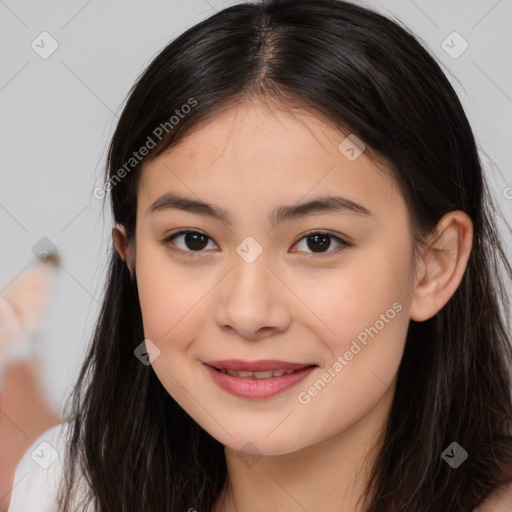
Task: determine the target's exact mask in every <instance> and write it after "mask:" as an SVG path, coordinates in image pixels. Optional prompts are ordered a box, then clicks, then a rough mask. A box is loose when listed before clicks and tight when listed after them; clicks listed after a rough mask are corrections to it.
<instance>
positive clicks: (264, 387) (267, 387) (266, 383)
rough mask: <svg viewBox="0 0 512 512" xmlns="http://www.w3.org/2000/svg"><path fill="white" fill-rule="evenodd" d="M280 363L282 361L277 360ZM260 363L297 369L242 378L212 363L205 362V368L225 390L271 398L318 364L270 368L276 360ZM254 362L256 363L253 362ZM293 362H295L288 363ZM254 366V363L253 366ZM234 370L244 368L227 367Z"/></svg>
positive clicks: (293, 383) (297, 381) (239, 394)
mask: <svg viewBox="0 0 512 512" xmlns="http://www.w3.org/2000/svg"><path fill="white" fill-rule="evenodd" d="M277 362H278V363H279V364H280V365H282V364H283V363H282V362H279V361H277ZM224 363H225V362H223V364H224ZM259 363H261V364H263V363H266V364H267V370H271V369H276V370H277V369H290V370H293V369H296V370H297V371H296V372H295V373H290V374H288V375H282V376H281V377H271V378H270V379H256V378H253V377H251V378H242V377H234V376H232V375H228V374H227V373H222V372H221V371H220V370H218V369H216V367H213V366H210V363H203V364H204V366H205V368H206V369H207V370H208V372H209V373H210V375H211V377H212V379H213V381H214V382H215V383H216V384H217V385H218V386H219V387H220V388H222V389H223V390H225V391H228V392H229V393H231V394H233V395H236V396H239V397H242V398H252V399H258V398H269V397H272V396H275V395H277V394H279V393H281V392H283V391H285V390H287V389H289V388H291V387H293V386H295V385H296V384H298V383H299V382H300V381H302V380H303V379H304V378H306V377H307V376H308V375H309V374H310V373H311V372H312V371H313V370H314V369H315V368H317V365H304V364H298V365H296V366H298V367H299V368H285V367H283V366H280V367H279V368H278V367H275V366H274V367H271V368H268V365H269V364H273V365H275V364H276V361H270V362H269V361H264V362H263V361H260V362H259ZM251 364H254V363H251ZM288 364H293V363H288ZM252 367H254V365H253V366H252ZM226 369H233V370H242V369H241V368H240V367H239V366H238V367H236V368H226ZM245 371H266V370H245Z"/></svg>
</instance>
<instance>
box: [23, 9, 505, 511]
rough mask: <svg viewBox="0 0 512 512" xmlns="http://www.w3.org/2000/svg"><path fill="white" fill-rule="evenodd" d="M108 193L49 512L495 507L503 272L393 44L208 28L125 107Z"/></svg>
mask: <svg viewBox="0 0 512 512" xmlns="http://www.w3.org/2000/svg"><path fill="white" fill-rule="evenodd" d="M107 193H108V196H109V198H110V200H111V205H112V210H113V215H114V219H115V226H114V229H113V246H112V254H111V260H110V273H109V277H108V283H107V288H106V292H105V297H104V302H103V309H102V312H101V315H100V318H99V321H98V327H97V330H96V333H95V336H94V339H93V341H92V344H91V347H90V350H89V353H88V356H87V358H86V361H85V363H84V365H83V368H82V371H81V374H80V377H79V380H78V382H77V385H76V388H75V390H74V394H73V403H72V409H71V411H70V414H69V415H68V420H67V421H66V422H65V423H64V424H62V425H61V426H59V427H57V428H56V429H53V430H52V432H51V434H52V436H53V437H52V438H51V440H52V442H53V443H54V444H55V445H58V446H62V449H63V450H65V454H66V456H65V457H63V460H62V463H63V464H62V466H60V462H59V463H58V464H57V463H55V464H53V465H50V466H49V467H48V468H47V469H46V470H45V471H46V473H44V474H45V475H46V476H45V477H44V478H47V479H49V478H50V477H49V476H48V475H50V474H57V475H61V476H59V477H56V478H53V477H52V478H53V480H52V484H51V487H48V486H46V487H45V489H46V490H47V491H48V489H51V492H50V493H49V494H50V498H49V499H50V501H51V500H52V499H53V498H52V495H53V494H52V493H54V497H55V502H57V501H58V509H59V510H60V511H61V512H63V511H65V510H82V502H83V505H84V507H85V506H88V510H94V511H101V512H103V511H105V512H106V511H114V510H115V511H123V512H124V511H132V510H133V511H138V512H140V511H153V512H154V511H163V510H166V511H187V510H188V511H189V512H192V511H199V512H202V511H214V512H220V511H226V512H233V511H239V512H242V511H243V512H245V511H251V512H256V511H258V512H259V511H270V510H279V511H284V510H285V511H290V512H291V511H304V510H307V511H310V512H311V511H317V510H322V511H329V512H330V511H344V512H354V511H365V512H427V511H429V512H440V511H443V512H444V511H448V510H450V511H464V512H470V511H473V510H475V509H477V510H478V511H479V512H480V511H490V510H512V504H510V502H509V505H507V504H506V499H507V498H508V496H509V495H508V494H507V493H509V492H510V490H509V487H508V486H507V482H510V479H511V478H512V474H511V466H512V442H511V441H512V440H511V419H512V403H511V396H510V388H511V383H512V382H511V375H510V364H511V362H512V354H511V347H510V341H511V340H510V324H509V323H508V322H509V318H508V314H509V312H510V302H509V297H508V296H507V293H508V291H509V290H510V288H509V283H510V278H511V277H512V269H511V267H510V264H509V262H508V261H507V259H506V257H505V254H504V251H503V246H502V241H501V240H500V237H499V235H498V232H497V229H496V226H495V217H496V212H495V207H494V202H493V199H492V196H491V195H490V193H489V189H488V186H487V184H486V181H485V179H484V174H483V171H482V166H481V163H480V161H479V156H478V151H477V148H476V146H475V140H474V136H473V133H472V130H471V127H470V125H469V123H468V120H467V118H466V115H465V113H464V111H463V108H462V106H461V104H460V102H459V100H458V98H457V95H456V93H455V92H454V90H453V88H452V87H451V86H450V84H449V81H448V80H447V78H446V77H445V75H444V74H443V72H442V71H441V69H440V67H439V65H438V64H437V63H436V61H435V59H434V58H433V57H432V55H430V54H429V52H428V51H426V50H425V49H424V48H423V47H422V45H421V44H420V43H419V42H418V41H417V40H416V38H415V37H414V36H413V35H411V34H410V33H409V32H408V31H407V30H406V29H404V28H403V27H401V26H399V25H398V24H396V23H395V22H393V21H391V20H389V19H387V18H385V17H383V16H381V15H379V14H377V13H375V12H372V11H370V10H367V9H364V8H362V7H359V6H356V5H353V4H351V3H348V2H343V1H337V0H299V1H298V0H281V1H276V0H269V1H263V2H259V3H244V4H239V5H236V6H233V7H230V8H227V9H225V10H223V11H221V12H219V13H217V14H215V15H213V16H211V17H210V18H208V19H207V20H205V21H203V22H201V23H199V24H197V25H196V26H194V27H192V28H191V29H189V30H187V31H186V32H185V33H184V34H182V35H181V36H179V37H178V38H177V39H175V40H174V41H173V42H171V44H169V45H168V46H167V47H166V48H165V49H164V50H163V51H162V52H161V53H160V54H159V55H158V56H157V57H156V58H155V59H154V61H153V62H152V63H151V64H150V65H149V67H148V68H147V70H146V71H145V72H144V73H143V74H142V76H141V77H140V78H139V80H138V81H137V83H136V84H135V86H134V87H133V89H132V91H131V92H130V95H129V98H128V101H127V104H126V106H125V108H124V111H123V113H122V115H121V118H120V120H119V123H118V125H117V129H116V131H115V134H114V136H113V139H112V142H111V146H110V151H109V156H108V171H107V181H106V183H105V185H104V186H103V187H100V188H98V189H96V190H95V195H96V196H97V197H102V196H103V195H106V194H107ZM59 443H60V444H59ZM49 445H52V443H49ZM45 446H46V445H45ZM52 446H53V445H52ZM57 451H58V450H57ZM45 453H46V452H45ZM27 460H28V457H27V458H26V460H25V462H27ZM49 460H51V457H50V459H49ZM52 467H53V468H58V472H57V469H54V470H53V473H52V472H51V471H52V469H51V468H52ZM18 473H19V475H20V476H21V473H22V470H21V469H18ZM26 481H27V482H29V483H31V484H32V491H31V492H32V493H35V492H36V491H34V490H33V489H36V487H37V485H36V484H37V482H38V481H40V480H38V479H37V478H36V477H34V476H33V474H32V473H31V474H30V475H29V476H28V477H27V479H26ZM47 481H48V480H47ZM57 483H60V484H61V485H60V486H57V485H56V484H57ZM48 485H49V484H48ZM79 486H80V488H79ZM57 487H58V491H59V492H58V493H57ZM20 489H21V484H20ZM27 489H29V488H28V487H27ZM54 489H55V491H54ZM31 492H30V489H29V490H27V491H26V493H27V495H30V493H31ZM14 493H15V494H16V488H15V490H14ZM20 494H21V491H18V495H20ZM82 498H83V500H82ZM79 502H80V503H79ZM15 510H16V509H15ZM39 510H41V508H39ZM52 510H53V509H52Z"/></svg>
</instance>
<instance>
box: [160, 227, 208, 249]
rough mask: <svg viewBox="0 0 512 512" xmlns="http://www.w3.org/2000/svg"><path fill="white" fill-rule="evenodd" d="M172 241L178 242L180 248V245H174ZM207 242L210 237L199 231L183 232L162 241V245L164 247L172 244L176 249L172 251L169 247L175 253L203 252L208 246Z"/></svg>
mask: <svg viewBox="0 0 512 512" xmlns="http://www.w3.org/2000/svg"><path fill="white" fill-rule="evenodd" d="M180 239H181V240H180ZM174 240H180V242H181V246H180V244H178V243H175V242H174ZM208 240H210V237H208V236H207V235H205V234H204V233H201V232H200V231H191V230H184V231H179V232H178V233H175V234H174V235H171V236H169V237H167V238H166V239H165V240H163V241H162V243H163V244H164V245H168V244H169V242H172V244H173V245H175V246H177V247H178V249H173V248H171V247H170V249H172V250H176V251H181V252H204V251H203V249H204V248H205V247H206V246H207V245H208Z"/></svg>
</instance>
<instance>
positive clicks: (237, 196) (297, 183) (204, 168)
mask: <svg viewBox="0 0 512 512" xmlns="http://www.w3.org/2000/svg"><path fill="white" fill-rule="evenodd" d="M348 135H349V134H347V133H343V132H342V131H341V130H339V129H337V128H335V127H333V126H332V125H331V124H328V123H327V122H325V121H322V120H321V119H320V118H319V117H318V116H316V115H315V114H313V113H310V112H308V111H306V110H299V109H293V111H292V110H291V109H285V108H282V107H277V106H275V105H269V104H266V103H262V102H259V101H248V102H244V103H242V104H239V105H236V106H233V107H230V108H227V109H225V110H223V111H221V112H219V113H218V114H216V115H214V116H213V117H212V118H211V119H209V120H208V122H207V123H206V124H204V125H203V126H200V127H199V128H196V129H195V130H193V131H192V132H191V133H190V134H189V135H187V136H185V137H184V138H183V139H182V140H181V141H179V143H178V144H177V145H176V146H174V147H172V148H171V149H169V150H168V151H166V152H165V153H163V154H162V155H160V156H158V157H157V158H155V159H154V160H151V161H149V162H148V163H147V164H146V165H144V166H143V169H142V174H141V178H140V181H139V189H138V203H139V205H140V206H141V208H144V207H146V208H147V206H148V205H149V204H151V202H152V201H154V200H155V199H156V198H157V197H158V196H160V195H161V194H163V193H165V192H179V193H183V194H185V195H187V196H189V197H200V198H201V199H203V200H209V201H211V202H213V203H216V204H219V205H222V204H225V205H226V207H227V205H232V206H233V208H234V209H235V210H236V209H238V210H243V209H247V208H248V207H249V205H248V202H247V201H249V200H251V201H254V200H257V201H258V202H259V204H260V205H261V206H263V205H266V206H268V207H269V209H270V208H271V206H275V205H276V204H279V205H281V204H285V203H286V204H293V203H297V202H299V201H300V200H301V199H305V198H307V197H308V196H311V197H313V196H318V195H327V194H333V193H339V194H342V195H343V196H345V197H347V198H350V199H352V200H354V201H355V202H358V203H360V204H364V205H372V208H369V209H372V211H373V212H375V214H376V216H377V217H379V216H380V215H379V212H378V210H379V208H382V209H386V208H388V209H389V208H390V207H392V208H394V209H395V211H394V212H392V213H393V214H397V213H398V212H397V211H396V209H397V208H398V209H400V208H401V209H402V213H403V211H404V208H405V204H404V202H403V199H402V197H401V194H400V192H399V190H398V188H397V186H396V183H395V181H394V179H393V178H392V176H391V174H390V172H389V170H388V169H386V168H384V167H383V166H382V165H381V164H377V163H376V162H374V161H373V160H371V159H370V158H369V156H367V154H365V152H364V151H363V152H362V153H361V154H360V155H359V156H357V154H358V153H356V152H355V151H357V150H358V148H357V146H355V145H354V144H353V143H352V140H353V139H352V138H351V137H350V138H348V139H347V136H348ZM351 146H352V147H353V149H354V150H355V151H352V153H350V152H349V153H348V156H349V157H350V158H348V157H347V154H346V150H347V148H349V149H350V147H351ZM354 155H355V156H356V158H355V159H354V158H353V156H354ZM228 209H229V208H228Z"/></svg>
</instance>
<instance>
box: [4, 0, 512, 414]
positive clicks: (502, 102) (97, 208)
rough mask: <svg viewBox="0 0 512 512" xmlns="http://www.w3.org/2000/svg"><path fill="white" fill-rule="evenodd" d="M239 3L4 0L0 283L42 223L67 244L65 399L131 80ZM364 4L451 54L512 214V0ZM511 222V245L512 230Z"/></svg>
mask: <svg viewBox="0 0 512 512" xmlns="http://www.w3.org/2000/svg"><path fill="white" fill-rule="evenodd" d="M235 3H238V2H235V1H228V2H226V1H224V2H222V1H220V0H219V1H215V0H186V1H184V0H167V1H163V0H160V1H159V0H151V1H142V0H136V1H135V0H131V1H127V0H124V1H122V2H121V1H112V0H102V1H100V0H89V1H87V0H73V1H70V0H67V1H66V2H64V1H60V2H58V1H49V2H41V1H28V0H0V43H1V46H0V48H1V50H0V52H1V56H2V60H1V62H2V65H1V66H0V119H1V123H0V141H1V151H0V177H1V181H0V183H1V185H0V236H1V243H0V262H1V265H0V290H2V289H3V288H5V287H6V286H7V285H8V284H9V283H10V282H11V281H12V280H13V279H14V278H15V277H16V276H17V275H18V274H20V273H21V272H22V271H23V270H24V269H25V268H27V266H29V265H30V264H31V263H32V262H33V260H34V255H33V254H32V247H33V246H34V244H35V243H36V242H37V241H38V240H40V239H41V238H42V237H48V238H49V239H50V240H51V241H52V242H53V243H54V244H55V245H56V246H57V247H58V249H59V252H60V255H61V257H62V263H63V268H62V269H61V270H60V272H59V273H58V275H57V279H56V281H55V283H54V287H53V288H52V302H51V305H50V307H49V311H48V314H47V316H46V318H45V321H44V324H43V326H42V331H43V334H44V338H43V340H42V341H41V344H40V346H39V350H38V353H39V354H40V355H41V356H42V358H43V360H44V365H45V366H44V370H43V385H44V387H45V389H46V391H47V394H48V396H49V397H50V401H51V403H52V405H53V406H54V407H55V408H56V409H57V410H59V411H60V412H61V413H62V406H63V399H64V398H65V397H66V396H67V394H68V392H69V390H70V387H71V385H72V384H73V382H74V380H75V379H76V376H77V371H78V368H79V365H80V363H81V360H82V358H83V355H84V351H85V348H86V345H87V343H88V342H89V340H90V336H91V333H92V329H93V326H94V323H95V320H96V316H97V313H98V311H99V301H100V298H101V290H102V287H103V284H104V271H105V263H106V258H105V256H106V252H107V248H108V239H109V236H110V230H111V219H110V216H109V213H108V210H107V211H106V213H105V214H103V213H102V202H101V201H99V200H97V199H95V198H94V197H93V195H92V191H93V189H94V188H95V187H96V186H98V185H100V184H101V182H102V173H103V168H104V164H105V156H106V148H107V144H108V141H109V137H110V135H111V134H112V131H113V128H114V125H115V122H116V118H117V116H118V115H119V113H120V110H121V108H122V106H123V102H124V100H125V97H126V94H127V92H128V90H129V88H130V87H131V85H132V84H133V82H134V80H135V79H136V78H137V76H138V75H139V74H140V72H141V71H142V70H143V69H144V68H145V67H146V66H147V65H148V64H149V62H150V60H151V59H152V57H154V56H155V55H156V53H158V51H159V50H161V49H162V48H163V47H164V46H165V45H166V44H167V43H168V42H169V41H170V40H171V39H173V38H174V37H175V36H176V35H178V34H179V33H181V32H182V31H184V30H185V29H186V28H188V27H190V26H192V25H194V24H195V23H197V22H199V21H200V20H202V19H204V18H206V17H207V16H209V15H210V14H212V13H213V12H214V10H220V9H221V8H223V7H227V6H228V5H232V4H235ZM361 3H363V2H361ZM364 5H367V6H370V7H373V8H375V9H376V10H378V11H379V12H382V13H383V14H386V15H388V16H390V17H392V18H395V19H398V20H401V21H402V22H403V23H404V24H405V25H406V26H408V27H410V29H411V30H412V31H413V32H414V33H415V34H417V35H418V36H419V37H420V38H421V39H422V40H423V42H424V43H425V44H426V45H428V46H429V47H430V49H431V50H432V51H433V52H434V53H435V54H436V55H437V56H438V58H439V59H440V60H441V61H442V62H443V63H444V65H445V66H446V68H444V69H445V72H447V73H448V77H449V79H450V81H451V83H452V85H453V86H454V87H455V90H456V91H457V93H458V94H459V98H460V99H461V102H462V104H463V105H464V107H465V109H466V113H467V115H468V117H469V119H470V122H471V124H472V126H473V129H474V132H475V135H476V138H477V143H478V145H479V147H480V148H481V150H482V158H483V163H484V165H485V167H486V173H487V176H488V177H489V180H490V183H491V186H492V188H493V190H494V192H495V194H496V198H497V201H498V205H499V206H500V207H501V209H502V210H503V213H504V215H505V217H506V219H507V221H508V222H509V223H511V222H512V189H511V188H508V187H512V170H511V164H510V162H511V157H512V153H511V146H512V144H511V141H512V123H511V114H512V66H511V62H512V58H511V56H510V55H511V53H512V52H511V50H512V31H510V26H511V22H512V1H511V0H430V1H428V2H427V1H423V2H421V1H420V0H415V1H413V0H382V1H374V0H367V1H366V2H364ZM43 31H47V32H48V33H50V34H51V36H52V37H53V38H54V39H55V40H56V41H57V42H58V45H59V46H58V49H57V50H56V51H55V52H54V53H53V54H52V55H51V56H50V57H49V58H47V59H43V58H41V57H40V56H39V55H38V54H37V53H36V52H35V51H34V50H33V49H32V47H31V44H32V41H34V40H37V38H38V36H39V35H40V34H41V33H42V32H43ZM453 31H457V32H458V33H459V34H460V35H461V36H462V37H463V38H464V39H465V40H466V41H467V42H468V44H469V47H468V49H467V50H466V51H465V52H464V53H463V54H462V55H460V56H459V57H458V58H456V59H454V58H452V57H451V56H449V55H448V54H447V53H446V52H445V50H444V49H443V48H442V46H441V44H442V42H443V41H444V40H446V38H447V36H449V35H450V34H451V33H452V32H453ZM448 41H450V40H448ZM448 44H451V45H452V46H455V49H457V47H458V46H457V45H459V42H457V41H455V42H454V43H453V44H452V43H448ZM442 136H443V134H442V133H440V134H439V137H442ZM501 230H502V233H503V236H504V239H505V242H506V244H507V248H508V251H509V255H510V254H511V250H510V249H511V240H510V238H511V236H510V233H509V232H508V231H506V230H505V227H504V226H503V225H501Z"/></svg>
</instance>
